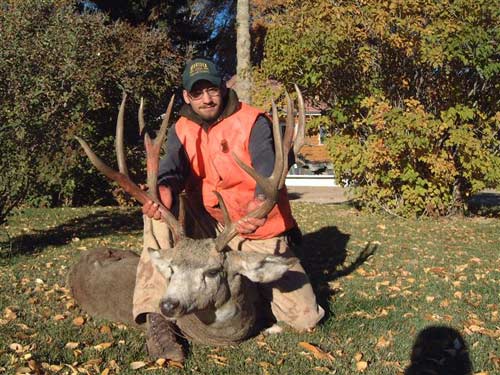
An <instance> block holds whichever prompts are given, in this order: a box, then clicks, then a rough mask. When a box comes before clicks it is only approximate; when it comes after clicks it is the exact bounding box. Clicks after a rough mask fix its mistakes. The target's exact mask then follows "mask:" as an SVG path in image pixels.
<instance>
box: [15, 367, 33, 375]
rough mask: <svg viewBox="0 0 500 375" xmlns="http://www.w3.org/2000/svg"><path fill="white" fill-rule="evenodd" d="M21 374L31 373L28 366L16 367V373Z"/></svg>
mask: <svg viewBox="0 0 500 375" xmlns="http://www.w3.org/2000/svg"><path fill="white" fill-rule="evenodd" d="M21 374H23V375H24V374H31V369H30V368H29V367H19V368H17V369H16V375H21Z"/></svg>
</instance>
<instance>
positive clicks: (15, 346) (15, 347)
mask: <svg viewBox="0 0 500 375" xmlns="http://www.w3.org/2000/svg"><path fill="white" fill-rule="evenodd" d="M9 348H10V349H11V350H13V351H15V352H16V353H22V352H23V346H22V345H21V344H18V343H17V342H15V343H13V344H10V345H9Z"/></svg>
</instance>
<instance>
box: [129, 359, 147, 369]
mask: <svg viewBox="0 0 500 375" xmlns="http://www.w3.org/2000/svg"><path fill="white" fill-rule="evenodd" d="M144 366H146V362H142V361H138V362H132V363H131V364H130V368H131V369H132V370H138V369H140V368H143V367H144Z"/></svg>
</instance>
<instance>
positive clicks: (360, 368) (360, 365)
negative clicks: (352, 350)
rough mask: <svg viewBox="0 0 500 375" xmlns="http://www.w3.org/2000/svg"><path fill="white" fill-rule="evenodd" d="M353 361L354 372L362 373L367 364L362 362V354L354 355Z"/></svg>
mask: <svg viewBox="0 0 500 375" xmlns="http://www.w3.org/2000/svg"><path fill="white" fill-rule="evenodd" d="M354 359H355V360H356V370H358V371H359V372H363V371H365V370H366V369H367V368H368V362H366V361H362V359H363V354H362V353H359V352H358V353H356V354H355V355H354Z"/></svg>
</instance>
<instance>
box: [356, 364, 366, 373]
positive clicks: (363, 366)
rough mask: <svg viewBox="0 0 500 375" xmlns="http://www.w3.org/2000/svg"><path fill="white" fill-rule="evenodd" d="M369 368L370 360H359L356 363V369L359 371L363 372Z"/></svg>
mask: <svg viewBox="0 0 500 375" xmlns="http://www.w3.org/2000/svg"><path fill="white" fill-rule="evenodd" d="M367 368H368V362H366V361H359V362H357V363H356V369H357V370H358V371H359V372H363V371H365V370H366V369H367Z"/></svg>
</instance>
